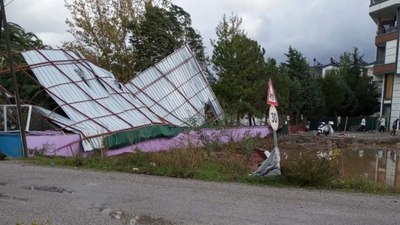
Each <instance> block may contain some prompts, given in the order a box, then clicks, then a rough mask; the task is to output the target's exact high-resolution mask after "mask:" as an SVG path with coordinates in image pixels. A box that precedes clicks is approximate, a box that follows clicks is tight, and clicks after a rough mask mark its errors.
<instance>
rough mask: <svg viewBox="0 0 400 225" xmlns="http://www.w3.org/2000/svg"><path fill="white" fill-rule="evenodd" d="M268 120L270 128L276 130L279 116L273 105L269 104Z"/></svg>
mask: <svg viewBox="0 0 400 225" xmlns="http://www.w3.org/2000/svg"><path fill="white" fill-rule="evenodd" d="M269 121H270V125H271V127H272V129H273V130H274V131H276V130H277V129H278V125H279V117H278V111H276V108H275V106H274V105H271V106H270V107H269Z"/></svg>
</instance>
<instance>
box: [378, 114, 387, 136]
mask: <svg viewBox="0 0 400 225" xmlns="http://www.w3.org/2000/svg"><path fill="white" fill-rule="evenodd" d="M385 125H386V119H385V117H383V116H381V119H380V127H379V133H380V132H382V133H384V132H385Z"/></svg>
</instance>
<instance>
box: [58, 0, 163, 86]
mask: <svg viewBox="0 0 400 225" xmlns="http://www.w3.org/2000/svg"><path fill="white" fill-rule="evenodd" d="M146 2H147V1H146V0H73V1H72V2H71V3H68V2H67V1H65V6H66V7H67V9H68V10H69V11H70V13H71V16H72V18H71V20H69V19H67V20H66V23H67V25H68V26H69V30H68V32H69V33H71V34H72V35H73V36H74V38H75V40H74V41H73V42H67V43H64V47H66V48H68V49H73V50H78V51H81V52H82V53H83V54H84V55H85V56H87V58H89V59H92V60H95V61H96V62H97V63H98V64H99V65H100V66H101V67H103V68H105V69H107V70H110V71H112V72H113V73H114V75H115V76H116V77H117V79H119V80H120V81H122V82H126V81H129V80H130V79H131V78H133V76H134V69H133V65H135V62H136V59H137V58H136V57H135V55H134V53H133V50H132V48H131V47H130V44H129V37H130V36H131V34H132V32H131V29H130V27H131V24H134V23H137V21H138V20H139V19H140V17H141V16H142V14H143V13H144V5H145V3H146ZM151 2H153V4H157V5H165V4H168V2H169V1H168V0H160V1H151Z"/></svg>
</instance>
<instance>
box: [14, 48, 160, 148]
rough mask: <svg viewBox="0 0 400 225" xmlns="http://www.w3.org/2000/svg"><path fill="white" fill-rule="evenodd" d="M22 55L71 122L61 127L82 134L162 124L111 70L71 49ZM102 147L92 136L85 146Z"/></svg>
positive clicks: (29, 52)
mask: <svg viewBox="0 0 400 225" xmlns="http://www.w3.org/2000/svg"><path fill="white" fill-rule="evenodd" d="M22 55H23V57H24V58H25V61H26V62H27V63H28V64H29V65H31V69H32V71H33V72H34V74H35V76H36V78H37V79H38V81H39V82H40V83H41V84H42V86H43V87H44V88H46V91H47V93H48V94H49V95H50V96H51V97H52V98H53V99H54V100H55V101H56V102H57V104H58V105H60V107H61V108H62V109H63V111H64V112H65V113H66V114H67V116H68V118H69V120H70V121H73V122H70V123H66V121H59V122H60V124H61V122H65V123H66V124H64V126H66V125H68V126H71V128H70V129H72V130H75V131H77V130H78V131H79V132H80V133H81V134H82V135H84V136H85V137H90V136H96V135H99V134H107V133H111V132H115V131H120V130H125V129H131V128H135V127H140V126H146V125H150V124H154V123H162V121H161V120H160V119H159V117H158V116H157V115H155V114H153V113H152V112H151V111H149V109H148V108H147V107H146V106H145V105H143V104H141V103H140V101H138V100H137V99H135V98H134V97H133V96H132V95H131V94H130V93H129V92H127V90H126V88H125V87H124V86H123V85H122V84H120V83H119V82H118V81H117V80H115V78H114V76H113V75H112V74H111V73H109V72H107V71H105V70H103V69H101V68H99V67H97V66H95V65H94V64H92V63H90V62H88V61H86V60H83V59H82V58H81V56H79V55H76V54H75V53H73V52H66V51H63V50H32V51H28V52H23V53H22ZM53 119H55V120H61V119H60V117H57V118H53ZM101 147H102V138H101V137H100V138H97V139H91V143H90V144H87V145H86V146H85V147H84V149H85V150H86V151H90V150H93V149H95V148H101Z"/></svg>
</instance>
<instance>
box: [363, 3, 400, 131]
mask: <svg viewBox="0 0 400 225" xmlns="http://www.w3.org/2000/svg"><path fill="white" fill-rule="evenodd" d="M369 14H370V16H371V18H372V19H373V20H374V22H375V24H376V27H377V33H376V37H375V45H376V63H375V65H374V66H373V74H374V76H375V77H376V78H375V79H377V80H382V91H381V93H382V95H381V101H380V102H381V108H380V113H381V115H382V116H385V117H386V121H387V125H389V124H392V121H394V120H395V119H396V118H400V63H399V60H400V51H399V47H400V46H399V45H400V42H399V40H400V38H399V34H400V33H399V18H400V0H371V4H370V7H369Z"/></svg>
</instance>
